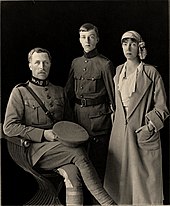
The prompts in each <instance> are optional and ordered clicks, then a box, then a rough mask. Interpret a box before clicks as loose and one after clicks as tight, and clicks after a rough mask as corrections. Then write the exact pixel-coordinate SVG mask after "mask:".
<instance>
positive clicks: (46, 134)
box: [44, 129, 57, 142]
mask: <svg viewBox="0 0 170 206" xmlns="http://www.w3.org/2000/svg"><path fill="white" fill-rule="evenodd" d="M44 138H45V139H46V140H47V141H49V142H53V141H55V140H57V137H56V136H55V134H54V133H53V131H52V129H49V130H44Z"/></svg>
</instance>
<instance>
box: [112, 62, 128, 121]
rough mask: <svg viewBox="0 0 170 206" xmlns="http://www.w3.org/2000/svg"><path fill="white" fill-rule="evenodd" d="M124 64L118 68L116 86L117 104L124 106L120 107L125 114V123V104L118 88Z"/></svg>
mask: <svg viewBox="0 0 170 206" xmlns="http://www.w3.org/2000/svg"><path fill="white" fill-rule="evenodd" d="M123 66H124V64H122V65H120V66H119V67H118V68H117V74H116V75H115V87H117V88H116V92H117V104H118V105H122V107H119V109H120V110H119V112H121V113H122V114H123V117H124V119H123V121H124V123H126V115H125V112H124V108H123V104H122V100H121V95H120V91H119V90H118V83H119V76H120V73H121V71H122V69H123Z"/></svg>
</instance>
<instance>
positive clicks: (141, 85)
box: [127, 65, 151, 118]
mask: <svg viewBox="0 0 170 206" xmlns="http://www.w3.org/2000/svg"><path fill="white" fill-rule="evenodd" d="M150 84H151V80H150V79H149V78H148V76H147V75H146V73H145V71H144V65H143V69H142V70H141V71H140V72H139V74H138V76H137V85H136V91H135V92H134V93H133V94H132V96H131V98H130V102H129V108H128V117H127V118H129V117H130V116H131V115H132V113H133V112H134V110H135V109H136V107H137V106H138V104H139V102H140V101H141V100H142V98H143V96H144V95H145V93H146V91H147V89H148V87H149V86H150Z"/></svg>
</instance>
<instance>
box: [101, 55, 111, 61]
mask: <svg viewBox="0 0 170 206" xmlns="http://www.w3.org/2000/svg"><path fill="white" fill-rule="evenodd" d="M99 56H100V57H102V58H103V59H106V60H107V61H110V59H109V58H108V57H106V56H104V55H103V54H99Z"/></svg>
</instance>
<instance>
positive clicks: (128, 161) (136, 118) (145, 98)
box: [104, 64, 169, 205]
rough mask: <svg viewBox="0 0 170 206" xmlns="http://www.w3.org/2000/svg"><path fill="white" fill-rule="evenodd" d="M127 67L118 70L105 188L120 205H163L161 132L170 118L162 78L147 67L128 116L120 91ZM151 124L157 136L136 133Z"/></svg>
mask: <svg viewBox="0 0 170 206" xmlns="http://www.w3.org/2000/svg"><path fill="white" fill-rule="evenodd" d="M122 68H123V65H120V66H118V67H117V70H116V75H115V78H114V81H115V101H116V111H115V118H114V123H113V127H112V132H111V138H110V142H109V150H108V159H107V166H106V173H105V180H104V187H105V189H106V190H107V191H108V193H109V194H110V195H111V196H112V197H113V198H114V199H115V200H116V201H117V203H118V204H130V205H131V204H133V205H137V204H162V202H163V186H162V154H161V141H160V134H159V130H160V129H161V128H162V127H163V124H164V120H165V119H166V118H167V117H168V116H169V112H168V109H167V107H166V94H165V89H164V85H163V81H162V78H161V76H160V74H159V73H158V71H157V70H156V69H155V68H154V67H153V66H151V65H147V64H143V66H142V68H141V69H140V71H139V72H138V75H137V77H136V78H137V79H136V89H135V92H134V93H132V95H131V97H130V99H129V103H128V110H127V114H126V115H125V110H124V107H123V104H122V101H121V95H120V91H119V88H118V82H119V77H120V74H121V71H122ZM148 121H151V122H152V124H153V125H154V128H155V131H154V133H151V132H149V131H148V130H145V131H144V130H141V131H140V132H139V133H136V132H135V131H136V130H137V129H138V128H140V127H141V126H144V125H146V124H147V123H148Z"/></svg>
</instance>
